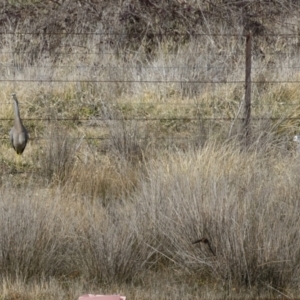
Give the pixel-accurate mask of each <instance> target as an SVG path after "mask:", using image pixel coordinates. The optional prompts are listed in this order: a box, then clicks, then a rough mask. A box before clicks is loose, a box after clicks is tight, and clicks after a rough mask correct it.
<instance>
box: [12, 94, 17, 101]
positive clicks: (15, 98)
mask: <svg viewBox="0 0 300 300" xmlns="http://www.w3.org/2000/svg"><path fill="white" fill-rule="evenodd" d="M11 96H12V98H13V100H15V101H16V102H17V103H18V99H17V96H16V94H15V93H12V94H11Z"/></svg>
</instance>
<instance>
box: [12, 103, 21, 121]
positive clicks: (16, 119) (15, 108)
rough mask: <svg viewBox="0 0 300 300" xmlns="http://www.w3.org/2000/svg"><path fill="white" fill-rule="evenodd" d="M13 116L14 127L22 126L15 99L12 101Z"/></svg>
mask: <svg viewBox="0 0 300 300" xmlns="http://www.w3.org/2000/svg"><path fill="white" fill-rule="evenodd" d="M14 114H15V125H16V126H19V125H22V121H21V118H20V111H19V104H18V101H17V100H16V99H14Z"/></svg>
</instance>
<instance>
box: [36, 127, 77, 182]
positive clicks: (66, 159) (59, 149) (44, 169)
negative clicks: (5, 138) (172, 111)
mask: <svg viewBox="0 0 300 300" xmlns="http://www.w3.org/2000/svg"><path fill="white" fill-rule="evenodd" d="M45 139H46V143H45V144H44V149H43V152H42V153H41V155H40V172H41V175H42V177H44V178H45V179H47V180H48V182H51V181H52V180H53V181H57V182H65V181H66V180H67V179H68V178H69V176H70V175H71V171H72V169H73V167H74V164H75V155H76V152H77V150H78V147H79V143H78V142H79V141H80V140H75V139H74V138H72V137H71V135H70V134H69V133H68V130H66V129H64V128H59V127H57V126H52V127H50V130H47V132H46V134H45Z"/></svg>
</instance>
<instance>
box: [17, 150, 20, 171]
mask: <svg viewBox="0 0 300 300" xmlns="http://www.w3.org/2000/svg"><path fill="white" fill-rule="evenodd" d="M20 163H21V155H19V154H17V153H16V169H17V170H19V169H20Z"/></svg>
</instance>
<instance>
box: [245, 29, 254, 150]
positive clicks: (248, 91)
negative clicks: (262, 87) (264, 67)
mask: <svg viewBox="0 0 300 300" xmlns="http://www.w3.org/2000/svg"><path fill="white" fill-rule="evenodd" d="M251 44H252V33H251V31H250V32H249V33H248V35H247V37H246V77H245V111H244V126H243V134H244V137H245V145H246V146H249V145H250V141H251V126H250V121H251V55H252V54H251V48H252V47H251Z"/></svg>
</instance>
